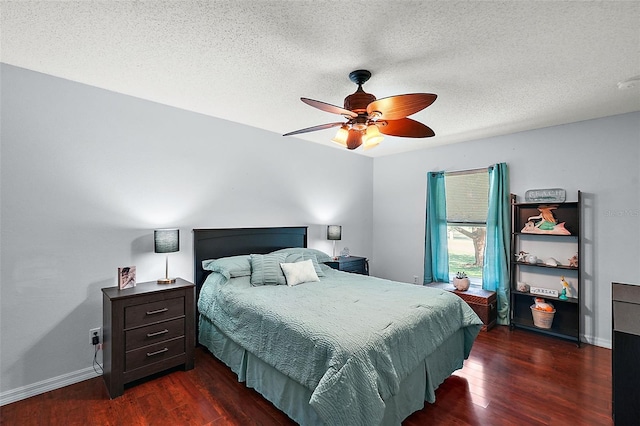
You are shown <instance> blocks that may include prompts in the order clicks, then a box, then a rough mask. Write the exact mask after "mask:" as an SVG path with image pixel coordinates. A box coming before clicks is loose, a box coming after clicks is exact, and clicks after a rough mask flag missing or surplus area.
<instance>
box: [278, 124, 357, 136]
mask: <svg viewBox="0 0 640 426" xmlns="http://www.w3.org/2000/svg"><path fill="white" fill-rule="evenodd" d="M343 124H344V123H343V122H339V123H327V124H320V125H318V126H313V127H307V128H306V129H300V130H294V131H293V132H289V133H285V134H284V135H282V136H291V135H297V134H299V133H308V132H315V131H316V130H324V129H330V128H331V127H337V126H342V125H343Z"/></svg>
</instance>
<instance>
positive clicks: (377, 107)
mask: <svg viewBox="0 0 640 426" xmlns="http://www.w3.org/2000/svg"><path fill="white" fill-rule="evenodd" d="M369 78H371V72H369V71H367V70H356V71H352V72H351V73H350V74H349V79H350V80H351V81H353V82H354V83H355V84H357V85H358V89H357V90H356V91H355V92H354V93H352V94H351V95H349V96H347V97H346V98H345V99H344V108H341V107H339V106H336V105H331V104H328V103H326V102H322V101H316V100H313V99H309V98H300V100H301V101H302V102H304V103H306V104H307V105H310V106H312V107H314V108H318V109H320V110H322V111H325V112H330V113H333V114H339V115H342V116H343V117H344V118H345V119H346V120H347V121H346V122H344V123H343V122H337V123H328V124H321V125H318V126H313V127H307V128H305V129H300V130H295V131H293V132H289V133H285V134H284V135H283V136H290V135H296V134H300V133H307V132H314V131H317V130H323V129H328V128H331V127H336V126H340V128H339V129H338V132H337V133H336V135H335V137H334V138H333V139H331V140H332V141H333V142H335V143H337V144H339V145H342V146H344V147H346V148H347V149H356V148H358V147H360V146H363V147H364V149H365V150H366V149H370V148H373V147H375V146H377V145H378V144H380V142H382V140H383V139H384V136H383V134H385V135H389V136H400V137H406V138H428V137H432V136H435V133H434V131H433V130H431V129H430V128H429V127H427V126H426V125H424V124H422V123H420V122H418V121H415V120H412V119H410V118H407V116H409V115H411V114H415V113H416V112H418V111H421V110H423V109H425V108H426V107H428V106H429V105H431V104H432V103H433V102H434V101H435V100H436V98H437V97H438V96H437V95H435V94H433V93H411V94H406V95H397V96H390V97H388V98H382V99H376V97H375V96H374V95H372V94H370V93H366V92H365V91H364V90H363V89H362V85H363V84H364V83H365V82H366V81H367V80H369Z"/></svg>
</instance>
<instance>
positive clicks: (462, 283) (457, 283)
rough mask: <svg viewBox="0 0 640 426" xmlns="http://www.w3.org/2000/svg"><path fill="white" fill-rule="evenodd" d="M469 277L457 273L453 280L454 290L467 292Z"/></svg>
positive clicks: (462, 273)
mask: <svg viewBox="0 0 640 426" xmlns="http://www.w3.org/2000/svg"><path fill="white" fill-rule="evenodd" d="M469 284H470V283H469V277H467V274H465V273H464V272H457V273H456V276H455V278H454V279H453V286H454V287H455V288H456V290H459V291H467V290H469Z"/></svg>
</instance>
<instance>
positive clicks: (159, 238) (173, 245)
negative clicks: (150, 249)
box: [153, 229, 180, 284]
mask: <svg viewBox="0 0 640 426" xmlns="http://www.w3.org/2000/svg"><path fill="white" fill-rule="evenodd" d="M153 241H154V250H155V252H156V253H175V252H177V251H179V250H180V230H178V229H156V230H155V231H153ZM175 282H176V279H175V278H169V254H167V259H166V264H165V275H164V278H159V279H158V284H171V283H175Z"/></svg>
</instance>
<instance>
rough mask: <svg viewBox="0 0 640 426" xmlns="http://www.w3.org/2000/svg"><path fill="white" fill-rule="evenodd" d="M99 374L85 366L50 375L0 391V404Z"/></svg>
mask: <svg viewBox="0 0 640 426" xmlns="http://www.w3.org/2000/svg"><path fill="white" fill-rule="evenodd" d="M100 375H101V374H98V373H96V372H95V371H94V369H93V367H87V368H83V369H82V370H78V371H73V372H71V373H67V374H63V375H61V376H58V377H52V378H50V379H46V380H42V381H40V382H37V383H33V384H30V385H26V386H22V387H19V388H17V389H11V390H8V391H5V392H2V393H0V406H3V405H6V404H11V403H12V402H16V401H20V400H23V399H27V398H30V397H32V396H35V395H40V394H41V393H45V392H49V391H52V390H55V389H60V388H63V387H65V386H69V385H72V384H74V383H79V382H82V381H84V380H88V379H93V378H94V377H98V376H100Z"/></svg>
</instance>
